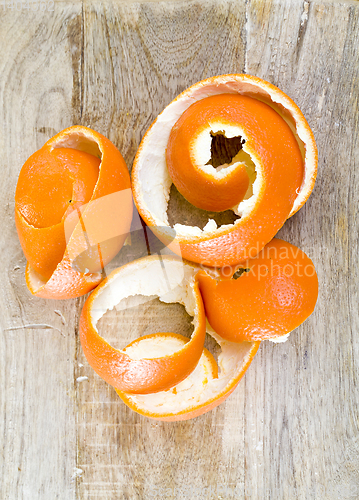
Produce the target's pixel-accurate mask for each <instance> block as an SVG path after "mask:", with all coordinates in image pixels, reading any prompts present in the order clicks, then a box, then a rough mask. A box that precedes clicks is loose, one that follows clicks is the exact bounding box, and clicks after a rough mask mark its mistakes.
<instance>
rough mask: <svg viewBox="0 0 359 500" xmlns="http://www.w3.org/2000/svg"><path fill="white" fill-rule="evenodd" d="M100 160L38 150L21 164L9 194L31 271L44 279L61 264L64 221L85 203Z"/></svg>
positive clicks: (66, 151) (74, 152)
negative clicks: (16, 179)
mask: <svg viewBox="0 0 359 500" xmlns="http://www.w3.org/2000/svg"><path fill="white" fill-rule="evenodd" d="M99 165H100V159H99V158H97V157H95V156H93V155H91V154H88V153H85V152H83V151H78V150H75V149H71V148H58V149H53V150H48V149H46V148H41V149H39V150H38V151H36V153H34V154H33V155H31V156H30V158H29V159H28V160H27V161H26V162H25V164H24V165H23V167H22V169H21V172H20V175H19V179H18V183H17V187H16V193H15V203H16V211H15V221H16V225H17V228H18V234H19V238H20V243H21V246H22V249H23V252H24V254H25V257H26V259H27V261H28V262H29V264H30V265H31V267H32V268H33V269H34V270H35V271H36V272H37V273H39V274H40V275H41V276H43V277H44V278H46V279H49V278H50V276H51V275H52V273H53V272H54V270H55V268H56V266H57V264H58V263H59V262H60V260H61V259H62V257H63V255H64V252H65V248H66V239H65V231H64V220H65V218H66V216H68V215H69V214H70V213H71V212H72V211H74V210H78V209H79V208H80V207H81V206H82V205H84V204H85V203H88V202H89V201H90V199H91V196H92V193H93V190H94V187H95V185H96V182H97V178H98V174H99Z"/></svg>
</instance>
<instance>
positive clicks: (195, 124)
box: [166, 94, 249, 212]
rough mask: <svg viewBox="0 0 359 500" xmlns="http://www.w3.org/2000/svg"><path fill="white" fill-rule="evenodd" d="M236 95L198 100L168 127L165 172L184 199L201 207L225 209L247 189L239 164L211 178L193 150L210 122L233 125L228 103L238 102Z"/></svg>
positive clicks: (241, 196) (234, 202) (244, 174)
mask: <svg viewBox="0 0 359 500" xmlns="http://www.w3.org/2000/svg"><path fill="white" fill-rule="evenodd" d="M238 97H239V99H233V96H231V94H223V95H221V96H213V97H207V98H205V99H202V100H201V101H198V102H196V103H194V104H192V105H191V106H190V107H189V108H188V109H187V110H186V111H185V112H184V113H183V114H182V116H181V117H180V118H179V120H178V121H177V122H176V124H175V125H174V127H173V128H172V130H171V134H170V137H169V140H168V144H167V150H166V162H167V168H168V172H169V174H170V176H171V179H172V181H173V183H174V185H175V186H176V188H177V189H178V191H179V192H180V193H181V194H182V195H183V196H184V197H185V198H186V200H187V201H189V202H190V203H192V205H194V206H196V207H198V208H201V209H203V210H209V211H215V212H220V211H223V210H228V209H230V208H232V207H234V206H235V205H236V204H237V205H238V203H239V202H241V201H242V200H243V198H244V195H245V194H246V191H247V189H248V185H249V178H248V175H247V172H246V168H245V166H244V165H243V164H239V165H237V167H236V168H235V169H234V170H232V171H231V172H230V173H228V174H227V175H226V177H224V178H216V177H214V178H213V176H210V175H208V173H205V172H204V171H203V170H201V168H200V165H198V164H197V162H196V159H195V157H194V151H193V150H194V147H195V143H196V139H197V138H198V135H199V134H200V133H201V132H202V131H203V130H205V129H208V124H209V123H210V122H211V121H212V122H215V121H220V123H221V124H223V125H224V124H227V125H236V123H235V120H234V119H233V118H236V115H235V114H234V113H233V111H232V106H235V105H237V102H238V103H241V102H242V100H243V99H241V98H242V96H238ZM222 173H223V171H222Z"/></svg>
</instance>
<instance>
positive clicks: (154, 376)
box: [80, 256, 206, 394]
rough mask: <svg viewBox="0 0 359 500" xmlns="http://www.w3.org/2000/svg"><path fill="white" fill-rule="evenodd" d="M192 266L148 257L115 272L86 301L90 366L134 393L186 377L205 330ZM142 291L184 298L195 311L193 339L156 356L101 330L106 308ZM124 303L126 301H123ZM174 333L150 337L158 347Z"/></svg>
mask: <svg viewBox="0 0 359 500" xmlns="http://www.w3.org/2000/svg"><path fill="white" fill-rule="evenodd" d="M193 269H194V268H193V266H190V265H188V266H184V265H183V264H182V261H181V260H180V259H177V258H176V259H173V258H171V257H166V256H163V257H159V256H149V257H145V258H142V259H139V260H137V261H134V262H131V263H129V264H126V265H125V266H122V267H120V268H119V269H116V270H115V271H113V272H112V273H111V274H110V275H109V276H108V277H107V278H106V279H105V280H104V281H103V282H102V283H101V284H100V285H99V286H98V287H97V288H96V290H94V291H93V292H92V294H91V295H90V296H89V297H88V299H87V300H86V302H85V305H84V308H83V310H82V314H81V319H80V339H81V344H82V348H83V351H84V354H85V356H86V358H87V361H88V362H89V364H90V365H91V367H92V368H93V369H94V370H95V372H96V373H98V375H100V376H101V377H102V378H103V379H104V380H106V382H108V383H109V384H111V385H112V386H114V387H115V388H117V389H119V390H122V391H126V392H130V393H133V394H146V393H150V392H159V391H163V390H166V389H169V388H170V387H173V386H174V385H175V384H177V383H179V382H181V381H182V380H183V379H184V378H186V377H187V376H188V375H189V374H190V373H191V372H192V371H193V370H194V369H195V367H196V365H197V363H198V361H199V359H200V357H201V354H202V351H203V344H204V339H205V334H206V326H205V325H206V319H205V313H204V307H203V302H202V298H201V294H200V292H199V288H198V282H197V280H196V277H195V274H196V273H195V272H194V271H193ZM138 294H141V295H142V296H145V297H151V298H153V296H158V297H159V298H160V300H161V301H163V302H180V303H182V304H183V305H184V306H185V307H186V310H187V312H188V313H189V314H190V315H191V316H193V318H194V319H193V324H194V331H193V333H192V337H191V339H190V340H189V341H188V342H187V343H186V344H185V345H183V346H180V348H179V349H177V350H175V352H171V353H166V354H165V355H163V356H157V355H156V354H154V355H153V356H152V355H151V353H150V350H146V351H145V352H144V353H141V354H140V356H138V355H136V356H132V357H131V355H129V354H127V353H126V352H125V351H124V350H119V349H115V348H114V347H113V346H111V345H110V344H109V343H108V342H107V341H106V340H105V339H104V338H103V337H102V336H101V335H100V334H99V332H98V330H97V327H96V325H97V322H98V321H99V319H100V318H101V317H102V316H103V315H104V314H105V313H106V311H107V310H109V309H113V308H114V307H119V308H121V307H122V304H124V303H125V307H128V305H127V304H126V302H125V301H126V299H128V298H129V297H134V296H136V295H138ZM121 302H122V304H121ZM169 335H172V334H171V333H169V332H163V333H156V334H153V335H151V336H147V339H150V340H151V342H152V343H153V344H154V345H155V349H154V350H155V351H156V346H158V345H161V343H162V342H163V339H165V338H167V337H168V336H169Z"/></svg>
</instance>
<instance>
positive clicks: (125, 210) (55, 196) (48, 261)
mask: <svg viewBox="0 0 359 500" xmlns="http://www.w3.org/2000/svg"><path fill="white" fill-rule="evenodd" d="M132 211H133V203H132V195H131V181H130V176H129V172H128V169H127V166H126V163H125V161H124V159H123V157H122V155H121V153H120V152H119V150H118V149H117V148H116V147H115V145H114V144H113V143H112V142H111V141H109V140H108V139H107V138H106V137H104V136H103V135H102V134H100V133H98V132H96V131H95V130H92V129H90V128H88V127H84V126H81V125H74V126H72V127H69V128H67V129H64V130H62V131H61V132H59V133H58V134H56V135H55V136H54V137H52V138H51V139H49V140H48V141H47V142H46V143H45V144H44V145H43V147H42V148H41V149H39V150H38V151H36V152H35V153H34V154H33V155H32V156H31V157H30V158H29V159H28V160H27V161H26V162H25V164H24V165H23V167H22V169H21V172H20V175H19V180H18V184H17V188H16V194H15V223H16V229H17V232H18V236H19V240H20V243H21V246H22V249H23V251H24V254H25V256H26V258H27V261H28V262H27V266H26V272H25V278H26V284H27V286H28V289H29V291H30V292H31V293H32V294H33V295H35V296H37V297H42V298H46V299H68V298H75V297H80V296H81V295H84V294H86V293H88V292H89V291H91V290H92V289H93V288H94V287H95V286H97V285H98V284H99V283H100V282H101V280H102V275H101V272H100V271H101V270H102V269H103V267H104V266H105V265H106V264H107V263H108V262H110V260H111V259H112V258H113V257H114V256H115V255H116V254H117V253H118V252H119V250H120V249H121V247H122V245H123V243H124V241H125V239H126V237H127V234H128V231H129V230H130V226H131V220H132Z"/></svg>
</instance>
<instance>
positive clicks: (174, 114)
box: [132, 75, 317, 267]
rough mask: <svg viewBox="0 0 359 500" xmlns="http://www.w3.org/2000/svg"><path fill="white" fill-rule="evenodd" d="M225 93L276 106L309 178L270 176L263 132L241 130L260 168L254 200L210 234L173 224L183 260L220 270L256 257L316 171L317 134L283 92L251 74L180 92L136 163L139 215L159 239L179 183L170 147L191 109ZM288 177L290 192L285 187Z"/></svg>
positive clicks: (310, 185) (155, 125) (223, 77)
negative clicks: (168, 155) (172, 190)
mask: <svg viewBox="0 0 359 500" xmlns="http://www.w3.org/2000/svg"><path fill="white" fill-rule="evenodd" d="M220 94H222V95H223V94H232V95H234V96H236V95H238V94H241V95H243V96H246V97H247V98H252V99H255V100H256V101H258V106H261V105H262V104H263V103H264V104H265V105H267V106H268V107H270V108H272V109H273V110H274V112H275V113H276V114H277V115H278V117H279V118H280V119H281V120H282V121H283V120H284V121H285V122H286V124H287V125H288V127H289V128H290V130H291V131H292V134H293V137H294V139H295V142H296V147H297V150H299V151H300V152H301V157H302V161H303V165H304V172H303V175H302V182H301V184H300V179H299V180H298V175H299V172H298V171H297V173H294V179H293V175H292V174H287V172H286V169H285V168H283V166H279V167H280V171H278V172H277V173H276V172H270V170H271V169H270V166H269V165H268V161H270V158H269V156H268V143H267V145H265V138H263V137H260V131H257V132H256V134H254V136H253V137H252V136H251V134H250V131H248V130H245V129H244V127H242V132H243V133H242V134H241V136H242V137H243V138H244V139H245V141H246V143H245V144H244V146H243V150H244V151H245V152H246V153H247V154H248V155H249V156H250V157H251V160H252V162H254V164H255V167H256V179H255V181H254V183H253V186H252V189H253V194H252V195H251V196H250V197H249V198H248V199H244V200H243V201H242V202H241V203H239V205H238V207H234V210H235V213H237V214H238V215H239V216H240V219H238V220H237V221H235V223H234V224H228V225H224V226H221V227H219V228H217V225H216V223H215V222H214V221H212V220H211V221H209V223H208V224H207V225H206V227H205V228H204V229H203V230H201V229H200V228H198V227H191V226H185V225H182V224H175V226H174V229H175V231H176V233H177V236H176V243H177V244H179V246H180V249H181V254H182V256H183V257H185V258H186V259H189V260H191V261H194V262H198V263H201V264H206V265H209V266H218V267H222V266H224V265H232V264H236V263H240V262H243V261H244V260H246V259H247V258H250V257H252V256H254V255H256V253H258V252H259V251H260V250H261V249H262V248H263V247H264V245H265V244H266V243H268V242H269V241H270V240H271V239H272V238H273V237H274V235H275V234H276V232H277V231H278V230H279V228H280V227H281V226H282V224H283V223H284V221H285V219H286V218H287V217H290V216H291V215H293V214H294V213H295V212H296V211H297V210H299V208H300V207H301V206H303V204H304V203H305V201H306V200H307V199H308V197H309V195H310V193H311V191H312V189H313V187H314V183H315V178H316V172H317V149H316V144H315V140H314V136H313V133H312V131H311V130H310V128H309V126H308V124H307V122H306V120H305V118H304V116H303V114H302V112H301V111H300V109H299V108H298V106H297V105H296V104H295V103H294V102H293V101H292V100H291V99H290V98H289V97H288V96H286V95H285V94H284V93H283V92H282V91H281V90H279V89H278V88H277V87H275V86H273V85H271V84H270V83H268V82H265V81H263V80H261V79H259V78H256V77H253V76H250V75H221V76H217V77H213V78H209V79H208V80H204V81H202V82H199V83H197V84H195V85H193V86H192V87H190V88H189V89H187V90H185V91H184V92H183V93H182V94H180V95H179V96H178V97H177V98H176V99H175V100H174V101H172V103H170V104H169V105H168V106H167V107H166V108H165V110H164V111H163V112H162V113H161V114H160V115H159V116H158V117H157V119H156V120H155V122H154V123H153V124H152V126H151V127H150V128H149V130H148V131H147V132H146V134H145V136H144V138H143V140H142V142H141V144H140V147H139V149H138V152H137V155H136V158H135V161H134V165H133V170H132V181H133V193H134V199H135V203H136V206H137V209H138V211H139V213H140V215H141V216H142V218H143V219H144V220H145V222H146V224H147V225H149V226H150V227H152V228H153V230H154V232H155V233H156V235H157V236H158V237H159V238H160V239H165V238H164V237H163V235H162V234H161V232H159V231H156V226H157V227H163V226H169V223H168V218H167V206H168V201H169V193H170V188H171V184H172V180H171V177H170V174H169V171H168V168H167V164H166V148H167V146H168V142H169V138H170V135H171V130H172V128H173V126H174V125H175V124H176V122H177V121H178V119H180V117H181V116H182V115H183V113H184V112H186V110H188V109H189V107H190V106H191V105H193V104H194V103H197V102H198V101H201V100H202V99H205V98H208V96H216V97H217V96H218V95H220ZM258 139H260V140H261V141H262V142H261V144H262V145H265V147H266V150H265V151H262V150H261V149H260V147H259V145H258V144H257V140H258ZM263 141H264V142H263ZM286 147H287V141H286V143H285V144H283V148H282V150H281V151H279V152H278V151H277V152H278V154H279V156H280V155H282V154H283V155H285V149H286ZM270 149H271V148H270V147H269V150H270ZM295 154H296V155H297V152H296V153H295ZM263 158H264V160H265V162H266V165H264V162H263ZM295 168H297V167H295ZM273 170H274V169H273ZM269 174H270V175H269ZM273 175H274V177H273ZM287 177H288V181H289V183H290V184H291V186H290V189H288V188H287V186H286V180H287ZM298 183H299V185H298ZM283 190H284V191H283ZM282 191H283V193H284V194H283V193H282ZM282 194H283V196H282ZM174 251H176V250H174Z"/></svg>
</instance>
